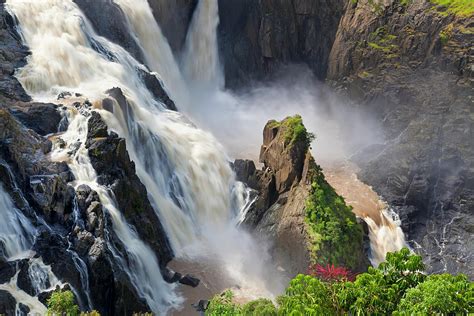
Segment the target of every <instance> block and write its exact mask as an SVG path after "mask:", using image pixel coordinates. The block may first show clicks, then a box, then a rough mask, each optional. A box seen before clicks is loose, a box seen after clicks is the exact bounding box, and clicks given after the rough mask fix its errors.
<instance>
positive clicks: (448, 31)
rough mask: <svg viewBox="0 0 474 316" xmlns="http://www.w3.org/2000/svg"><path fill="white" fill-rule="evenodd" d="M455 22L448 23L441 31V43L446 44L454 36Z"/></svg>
mask: <svg viewBox="0 0 474 316" xmlns="http://www.w3.org/2000/svg"><path fill="white" fill-rule="evenodd" d="M453 30H454V24H453V23H451V24H448V25H447V26H446V27H445V28H444V29H443V30H441V32H439V39H440V41H441V44H443V45H446V44H447V43H448V42H449V40H450V39H451V37H452V36H453Z"/></svg>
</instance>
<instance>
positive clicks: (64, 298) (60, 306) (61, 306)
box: [47, 291, 79, 316]
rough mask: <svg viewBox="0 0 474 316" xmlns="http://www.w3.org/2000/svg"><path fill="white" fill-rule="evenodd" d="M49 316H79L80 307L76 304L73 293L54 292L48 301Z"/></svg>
mask: <svg viewBox="0 0 474 316" xmlns="http://www.w3.org/2000/svg"><path fill="white" fill-rule="evenodd" d="M47 315H67V316H78V315H79V307H78V306H77V305H76V304H75V302H74V294H73V293H72V292H71V291H64V292H61V291H57V292H53V294H52V295H51V297H50V298H49V299H48V312H47Z"/></svg>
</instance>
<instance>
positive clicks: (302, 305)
mask: <svg viewBox="0 0 474 316" xmlns="http://www.w3.org/2000/svg"><path fill="white" fill-rule="evenodd" d="M278 304H279V306H280V309H279V311H278V314H279V315H333V314H334V313H335V310H334V308H333V307H332V304H331V299H330V292H329V290H328V288H327V286H326V284H325V283H323V282H321V281H320V280H318V279H316V278H314V277H312V276H309V275H303V274H300V275H298V276H297V277H296V278H294V279H293V280H291V282H290V285H289V287H288V288H287V289H286V294H285V295H282V296H280V297H279V298H278Z"/></svg>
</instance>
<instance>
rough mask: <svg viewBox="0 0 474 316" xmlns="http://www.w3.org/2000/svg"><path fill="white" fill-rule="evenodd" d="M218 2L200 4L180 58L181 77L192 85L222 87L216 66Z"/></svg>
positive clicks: (222, 81)
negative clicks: (182, 75)
mask: <svg viewBox="0 0 474 316" xmlns="http://www.w3.org/2000/svg"><path fill="white" fill-rule="evenodd" d="M218 25H219V7H218V2H217V0H200V1H199V4H198V6H197V8H196V11H195V12H194V15H193V18H192V21H191V25H190V27H189V32H188V34H187V36H186V44H185V47H184V55H183V60H182V64H183V73H184V75H185V77H186V79H187V80H188V81H189V82H191V83H192V84H193V85H196V84H197V85H199V86H202V85H210V86H211V87H212V88H214V87H218V88H223V87H224V79H223V74H222V69H221V66H220V62H219V47H218V43H217V26H218Z"/></svg>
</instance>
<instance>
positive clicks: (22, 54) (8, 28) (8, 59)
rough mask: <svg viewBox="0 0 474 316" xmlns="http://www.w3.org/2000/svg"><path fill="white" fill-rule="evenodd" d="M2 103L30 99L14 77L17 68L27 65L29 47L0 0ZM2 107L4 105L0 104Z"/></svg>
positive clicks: (0, 89) (0, 79)
mask: <svg viewBox="0 0 474 316" xmlns="http://www.w3.org/2000/svg"><path fill="white" fill-rule="evenodd" d="M0 43H2V45H0V103H3V102H5V100H9V99H14V100H18V101H25V102H26V101H30V100H31V98H30V97H29V96H28V95H27V94H26V92H25V90H24V89H23V87H22V86H21V84H20V83H19V82H18V80H16V78H15V77H13V74H14V72H15V69H16V68H18V67H21V66H23V65H25V63H26V56H28V49H27V48H26V47H25V46H24V45H23V44H22V43H21V40H20V36H19V35H18V33H17V32H16V30H15V20H14V18H13V17H12V16H11V15H10V14H8V12H7V11H6V10H5V7H4V1H0ZM0 107H2V105H0Z"/></svg>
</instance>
